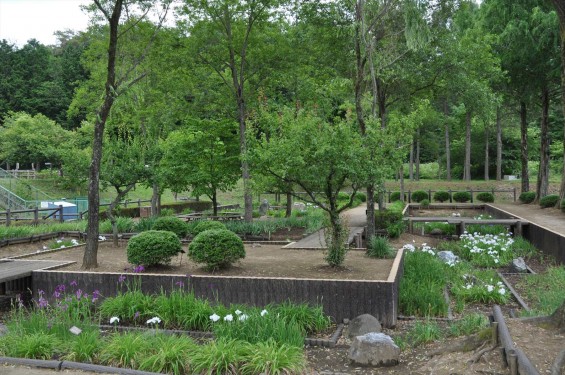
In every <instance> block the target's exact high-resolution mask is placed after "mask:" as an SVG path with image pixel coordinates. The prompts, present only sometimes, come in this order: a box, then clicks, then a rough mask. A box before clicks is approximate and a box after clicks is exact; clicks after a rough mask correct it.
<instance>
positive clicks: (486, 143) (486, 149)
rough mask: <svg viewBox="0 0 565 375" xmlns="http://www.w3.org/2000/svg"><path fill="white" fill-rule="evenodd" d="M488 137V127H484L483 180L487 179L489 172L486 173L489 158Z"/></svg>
mask: <svg viewBox="0 0 565 375" xmlns="http://www.w3.org/2000/svg"><path fill="white" fill-rule="evenodd" d="M488 137H489V131H488V128H485V181H488V180H489V173H488V167H489V163H490V161H489V158H488V146H489V144H488Z"/></svg>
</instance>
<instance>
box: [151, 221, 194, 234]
mask: <svg viewBox="0 0 565 375" xmlns="http://www.w3.org/2000/svg"><path fill="white" fill-rule="evenodd" d="M151 229H153V230H168V231H169V232H173V233H174V234H176V235H177V236H178V237H179V238H184V237H186V235H187V234H188V226H187V225H186V223H185V222H184V221H182V220H181V219H179V218H178V217H174V216H162V217H159V218H157V219H156V220H155V222H154V223H153V227H152V228H151Z"/></svg>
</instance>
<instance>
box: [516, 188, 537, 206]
mask: <svg viewBox="0 0 565 375" xmlns="http://www.w3.org/2000/svg"><path fill="white" fill-rule="evenodd" d="M518 199H519V200H520V202H522V203H526V204H529V203H532V202H533V201H534V200H535V199H536V193H535V192H534V191H525V192H523V193H522V194H520V196H519V197H518Z"/></svg>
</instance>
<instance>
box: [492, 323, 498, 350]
mask: <svg viewBox="0 0 565 375" xmlns="http://www.w3.org/2000/svg"><path fill="white" fill-rule="evenodd" d="M491 327H492V336H491V344H492V346H496V345H498V322H492V324H491Z"/></svg>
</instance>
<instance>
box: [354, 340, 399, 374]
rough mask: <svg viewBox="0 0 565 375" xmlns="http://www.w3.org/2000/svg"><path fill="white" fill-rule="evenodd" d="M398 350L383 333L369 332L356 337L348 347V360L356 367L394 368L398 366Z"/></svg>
mask: <svg viewBox="0 0 565 375" xmlns="http://www.w3.org/2000/svg"><path fill="white" fill-rule="evenodd" d="M399 357H400V348H399V347H398V346H397V345H396V344H395V343H394V341H393V340H392V338H391V337H390V336H388V335H385V334H384V333H377V332H371V333H367V334H366V335H362V336H356V337H355V338H354V339H353V342H352V343H351V346H350V347H349V355H348V358H349V360H350V361H351V363H352V364H354V365H357V366H373V367H378V366H394V365H397V364H398V361H399Z"/></svg>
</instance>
